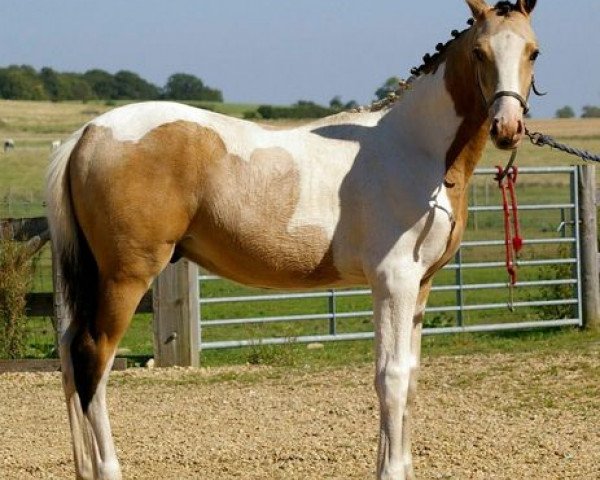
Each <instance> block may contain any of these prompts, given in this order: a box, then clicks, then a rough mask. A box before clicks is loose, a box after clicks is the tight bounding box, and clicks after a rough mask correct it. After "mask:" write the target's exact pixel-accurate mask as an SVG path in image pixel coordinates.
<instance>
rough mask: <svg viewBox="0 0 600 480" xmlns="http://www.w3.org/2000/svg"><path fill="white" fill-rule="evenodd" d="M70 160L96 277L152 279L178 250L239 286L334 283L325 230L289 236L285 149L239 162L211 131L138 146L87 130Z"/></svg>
mask: <svg viewBox="0 0 600 480" xmlns="http://www.w3.org/2000/svg"><path fill="white" fill-rule="evenodd" d="M74 155H75V157H74V158H73V160H72V163H73V165H72V167H71V179H72V183H73V187H72V188H73V194H74V197H75V198H76V199H77V202H76V203H77V209H76V211H77V217H78V219H79V221H80V224H81V226H82V230H83V231H85V232H86V233H87V234H88V236H89V238H88V241H89V242H90V245H91V247H92V251H93V252H94V255H95V256H96V257H97V260H98V263H99V265H100V267H101V271H107V272H110V271H125V272H129V273H130V274H133V275H135V276H138V275H139V276H143V277H152V276H154V275H156V274H157V273H158V271H159V270H160V269H161V268H162V267H163V265H162V262H163V261H166V260H165V259H168V257H169V256H170V251H171V249H172V248H173V247H174V245H175V244H178V249H179V250H180V251H181V253H183V254H184V255H185V256H187V257H189V258H190V259H191V260H193V261H195V262H197V263H199V264H200V265H202V266H204V267H206V268H208V269H209V270H211V271H213V272H215V273H217V274H220V275H223V276H226V277H229V278H232V279H234V280H236V281H239V282H243V283H248V284H252V285H260V286H266V287H292V288H293V287H298V288H302V287H313V286H317V285H326V284H333V283H335V282H336V281H338V280H339V273H338V271H337V270H336V268H335V266H334V264H333V252H332V248H331V242H330V240H329V239H328V238H327V235H326V233H325V232H324V231H323V229H321V228H320V227H314V226H302V227H298V228H293V229H290V228H289V227H288V225H289V222H290V219H291V218H292V215H293V214H294V211H295V209H296V206H297V204H298V200H299V196H300V191H299V189H300V187H299V172H298V170H297V168H296V166H295V163H294V159H293V158H292V156H291V154H290V153H288V152H287V151H285V150H284V149H282V148H278V147H273V148H267V149H257V150H255V151H254V152H253V153H252V154H251V157H250V158H249V159H248V160H243V159H241V158H239V157H237V156H235V155H231V154H228V153H227V150H226V147H225V144H224V143H223V141H222V139H221V138H220V137H219V135H218V134H217V133H216V132H215V131H213V130H211V129H208V128H205V127H202V126H200V125H198V124H195V123H192V122H185V121H178V122H174V123H169V124H165V125H162V126H160V127H158V128H156V129H154V130H153V131H151V132H149V133H148V134H147V135H146V136H145V137H143V138H142V139H141V140H140V141H139V142H136V143H132V142H118V141H115V140H114V139H113V138H112V136H111V133H110V131H109V130H107V129H104V128H102V127H94V126H91V127H89V128H88V131H87V132H86V133H85V134H84V136H83V138H82V140H81V142H80V146H79V147H78V148H77V150H76V152H75V153H74ZM92 158H93V163H92ZM157 218H159V219H160V218H164V219H165V221H164V222H156V219H157ZM121 232H127V236H126V237H125V236H123V234H122V233H121ZM157 250H160V252H157ZM155 252H156V253H158V255H155ZM156 258H160V261H159V262H156V260H153V259H156ZM146 262H150V265H144V264H145V263H146ZM118 266H120V267H118Z"/></svg>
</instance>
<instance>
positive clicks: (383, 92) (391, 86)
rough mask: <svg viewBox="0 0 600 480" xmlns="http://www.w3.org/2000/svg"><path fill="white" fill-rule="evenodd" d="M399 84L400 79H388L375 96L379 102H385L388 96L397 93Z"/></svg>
mask: <svg viewBox="0 0 600 480" xmlns="http://www.w3.org/2000/svg"><path fill="white" fill-rule="evenodd" d="M399 83H400V78H399V77H390V78H388V79H387V80H386V81H385V83H384V84H383V85H382V86H381V87H379V88H378V89H377V90H376V91H375V96H376V97H377V100H383V99H384V98H385V97H387V96H388V94H390V93H392V92H395V91H396V89H397V88H398V84H399Z"/></svg>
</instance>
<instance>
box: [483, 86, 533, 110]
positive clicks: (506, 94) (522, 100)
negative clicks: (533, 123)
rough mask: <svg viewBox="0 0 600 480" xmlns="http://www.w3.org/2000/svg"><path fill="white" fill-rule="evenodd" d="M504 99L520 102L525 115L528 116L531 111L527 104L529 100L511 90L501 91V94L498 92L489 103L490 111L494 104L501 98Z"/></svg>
mask: <svg viewBox="0 0 600 480" xmlns="http://www.w3.org/2000/svg"><path fill="white" fill-rule="evenodd" d="M502 97H512V98H516V99H517V100H518V101H519V103H520V104H521V107H522V108H523V114H524V115H526V114H527V112H528V111H529V104H528V103H527V100H525V98H523V95H521V94H520V93H517V92H513V91H511V90H501V91H500V92H496V94H495V95H494V97H493V98H492V101H491V102H489V103H488V109H489V108H490V107H491V106H492V105H493V104H494V102H495V101H496V100H498V99H499V98H502Z"/></svg>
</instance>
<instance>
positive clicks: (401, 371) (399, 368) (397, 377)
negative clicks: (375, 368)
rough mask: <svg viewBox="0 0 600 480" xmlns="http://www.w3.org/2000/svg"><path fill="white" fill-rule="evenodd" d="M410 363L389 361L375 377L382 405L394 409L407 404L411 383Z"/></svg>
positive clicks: (387, 408) (388, 409) (389, 409)
mask: <svg viewBox="0 0 600 480" xmlns="http://www.w3.org/2000/svg"><path fill="white" fill-rule="evenodd" d="M410 374H411V368H410V365H402V364H400V363H399V362H388V363H387V364H386V365H385V366H384V368H383V369H382V370H381V371H379V372H378V373H377V375H376V377H375V387H376V390H377V393H378V395H379V399H380V402H381V404H382V406H385V408H386V410H387V411H394V410H396V409H398V408H399V407H400V408H402V407H403V406H404V405H405V404H406V400H407V396H408V392H409V385H410Z"/></svg>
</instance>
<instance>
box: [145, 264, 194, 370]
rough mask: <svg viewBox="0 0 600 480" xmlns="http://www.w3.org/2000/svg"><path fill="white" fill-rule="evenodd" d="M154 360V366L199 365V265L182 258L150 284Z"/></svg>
mask: <svg viewBox="0 0 600 480" xmlns="http://www.w3.org/2000/svg"><path fill="white" fill-rule="evenodd" d="M152 293H153V307H154V361H155V365H156V366H157V367H169V366H174V365H179V366H190V367H197V366H198V365H199V311H198V309H199V298H198V267H197V266H196V264H194V263H192V262H190V261H188V260H186V259H182V260H180V261H178V262H177V263H175V264H172V265H169V266H167V268H166V269H165V270H164V271H163V272H162V273H161V274H160V275H159V276H158V278H157V279H156V280H155V281H154V284H153V287H152Z"/></svg>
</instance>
